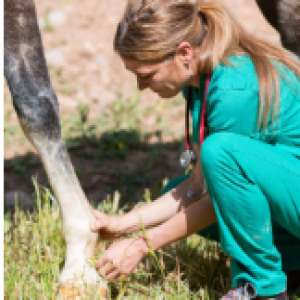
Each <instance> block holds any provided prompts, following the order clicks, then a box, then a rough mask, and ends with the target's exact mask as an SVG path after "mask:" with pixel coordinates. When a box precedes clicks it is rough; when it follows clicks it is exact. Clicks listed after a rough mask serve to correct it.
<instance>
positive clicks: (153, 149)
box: [4, 130, 184, 206]
mask: <svg viewBox="0 0 300 300" xmlns="http://www.w3.org/2000/svg"><path fill="white" fill-rule="evenodd" d="M65 143H66V145H67V148H68V152H69V154H70V158H71V161H72V164H73V166H74V169H75V172H76V175H77V177H78V178H79V181H80V183H81V186H82V188H83V190H84V192H85V193H86V195H87V197H88V199H89V201H91V202H93V203H95V204H97V203H99V202H101V201H102V200H103V199H106V197H107V195H112V194H113V192H114V191H116V190H117V191H119V193H120V195H121V199H120V205H125V204H133V203H137V202H139V200H140V199H141V197H142V196H143V193H144V191H145V189H146V188H147V189H149V191H150V194H151V199H155V198H156V197H158V196H159V195H160V193H161V190H162V184H163V181H164V180H165V179H166V178H173V177H176V176H179V175H182V174H183V173H184V170H183V169H182V168H181V167H180V166H179V160H178V158H179V152H180V151H179V150H180V148H182V147H183V140H175V141H172V142H162V137H161V134H160V132H155V133H152V134H143V135H142V134H140V133H139V132H138V131H136V130H127V131H126V130H121V131H117V130H110V131H106V132H104V133H102V134H101V135H100V136H99V137H97V136H95V135H93V134H89V133H87V134H81V135H79V136H76V137H72V138H68V139H66V140H65ZM32 177H36V179H37V182H38V184H39V185H41V186H46V187H49V182H48V179H47V176H46V173H45V171H44V168H43V166H42V163H41V160H40V158H39V156H38V155H36V154H34V153H33V152H27V153H26V154H25V155H23V156H16V157H14V158H13V159H9V160H5V161H4V188H5V192H7V191H24V192H26V193H29V194H30V193H32V192H33V191H34V188H33V184H32ZM21 200H22V199H21ZM20 206H22V203H21V202H20Z"/></svg>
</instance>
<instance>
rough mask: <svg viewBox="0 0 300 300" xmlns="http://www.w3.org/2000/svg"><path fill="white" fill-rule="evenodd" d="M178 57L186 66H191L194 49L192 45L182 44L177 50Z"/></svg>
mask: <svg viewBox="0 0 300 300" xmlns="http://www.w3.org/2000/svg"><path fill="white" fill-rule="evenodd" d="M176 56H177V58H178V59H179V60H180V61H181V62H182V63H183V64H184V65H189V64H190V63H191V62H192V60H193V49H192V46H191V44H190V43H188V42H182V43H181V44H180V45H179V46H178V47H177V49H176Z"/></svg>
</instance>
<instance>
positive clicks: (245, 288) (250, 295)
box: [221, 281, 288, 300]
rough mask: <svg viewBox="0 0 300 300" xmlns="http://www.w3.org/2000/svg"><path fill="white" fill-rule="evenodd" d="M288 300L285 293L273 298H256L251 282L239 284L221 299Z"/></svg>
mask: <svg viewBox="0 0 300 300" xmlns="http://www.w3.org/2000/svg"><path fill="white" fill-rule="evenodd" d="M250 299H256V300H259V299H261V300H263V299H264V300H288V296H287V292H283V293H280V294H278V295H275V296H267V297H262V296H257V293H256V289H255V287H254V285H253V284H252V283H251V282H247V281H243V282H240V283H239V286H238V287H237V288H235V289H232V290H230V291H229V292H228V294H226V295H225V296H223V297H222V298H221V300H250Z"/></svg>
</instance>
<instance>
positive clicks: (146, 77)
mask: <svg viewBox="0 0 300 300" xmlns="http://www.w3.org/2000/svg"><path fill="white" fill-rule="evenodd" d="M151 76H152V74H149V75H146V76H141V78H142V79H149V78H150V77H151Z"/></svg>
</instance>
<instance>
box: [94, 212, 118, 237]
mask: <svg viewBox="0 0 300 300" xmlns="http://www.w3.org/2000/svg"><path fill="white" fill-rule="evenodd" d="M93 213H94V216H95V217H96V221H94V222H92V223H90V229H91V231H93V232H99V231H100V237H101V240H113V239H115V238H118V237H120V236H122V234H123V231H122V216H110V215H106V214H104V213H102V212H100V211H98V210H94V211H93Z"/></svg>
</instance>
